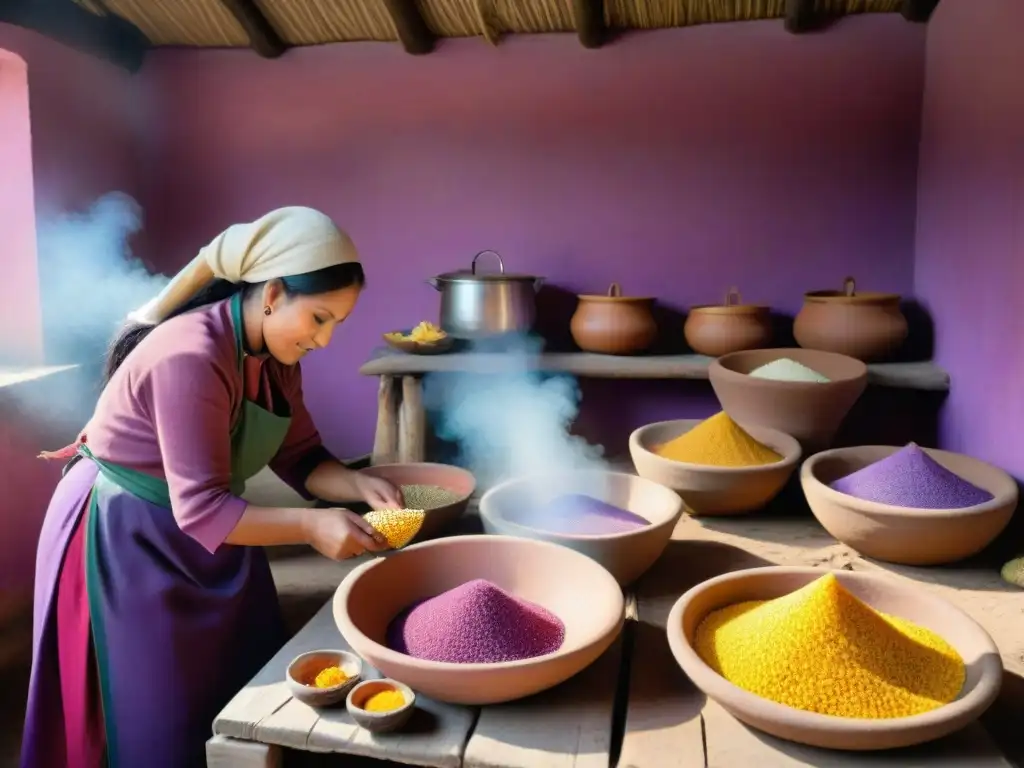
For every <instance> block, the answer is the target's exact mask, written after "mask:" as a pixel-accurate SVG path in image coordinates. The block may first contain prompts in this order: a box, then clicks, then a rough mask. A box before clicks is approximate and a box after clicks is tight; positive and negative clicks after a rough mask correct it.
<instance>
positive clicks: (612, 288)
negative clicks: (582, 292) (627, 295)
mask: <svg viewBox="0 0 1024 768" xmlns="http://www.w3.org/2000/svg"><path fill="white" fill-rule="evenodd" d="M608 295H609V296H610V297H613V298H614V297H618V296H621V295H622V287H621V286H620V285H619V284H618V283H612V284H611V285H609V286H608Z"/></svg>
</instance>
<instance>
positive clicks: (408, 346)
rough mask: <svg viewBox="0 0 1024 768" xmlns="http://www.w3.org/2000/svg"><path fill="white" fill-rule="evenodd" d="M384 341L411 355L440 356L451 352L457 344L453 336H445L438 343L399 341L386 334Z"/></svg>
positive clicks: (404, 332)
mask: <svg viewBox="0 0 1024 768" xmlns="http://www.w3.org/2000/svg"><path fill="white" fill-rule="evenodd" d="M392 333H401V334H407V333H409V331H408V330H404V331H393V332H392ZM383 339H384V341H385V343H386V344H387V345H388V346H389V347H391V348H393V349H397V350H399V351H401V352H407V353H409V354H410V355H439V354H442V353H443V352H447V351H448V350H450V349H451V348H452V345H453V344H454V343H455V339H453V338H452V337H451V336H445V337H444V338H443V339H438V340H437V341H412V340H410V339H397V338H394V337H393V336H390V335H388V334H386V333H385V334H383Z"/></svg>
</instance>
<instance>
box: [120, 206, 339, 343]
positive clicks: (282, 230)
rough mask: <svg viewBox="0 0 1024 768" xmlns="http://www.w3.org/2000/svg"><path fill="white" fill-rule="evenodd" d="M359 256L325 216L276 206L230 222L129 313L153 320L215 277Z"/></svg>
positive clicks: (290, 271)
mask: <svg viewBox="0 0 1024 768" xmlns="http://www.w3.org/2000/svg"><path fill="white" fill-rule="evenodd" d="M358 261H359V253H358V252H357V251H356V247H355V244H353V242H352V239H351V238H350V237H349V236H348V235H347V234H346V233H345V232H342V231H341V230H340V229H338V228H337V227H336V226H335V225H334V222H332V221H331V219H330V218H329V217H328V216H326V215H324V214H323V213H320V211H317V210H314V209H313V208H304V207H301V206H291V207H288V208H278V209H277V210H275V211H271V212H270V213H268V214H266V215H265V216H262V217H261V218H259V219H257V220H256V221H253V222H249V223H247V224H235V225H233V226H231V227H228V228H227V229H226V230H224V231H223V232H221V233H220V234H219V235H217V237H215V238H214V239H213V241H212V242H211V243H210V244H209V245H207V246H206V247H205V248H203V249H202V250H201V251H199V253H198V255H197V256H196V257H195V258H194V259H192V261H191V262H189V263H188V264H187V265H186V266H185V268H184V269H182V270H181V271H180V272H178V274H176V275H175V276H174V277H173V278H172V279H171V282H170V283H168V284H167V285H166V286H165V287H164V289H163V290H162V291H160V293H159V294H158V295H157V296H156V297H155V298H153V299H152V300H150V301H149V302H147V303H146V304H144V305H143V306H142V307H140V308H139V309H137V310H135V311H134V312H132V313H131V314H130V315H129V316H128V319H129V320H130V321H131V322H135V323H145V324H151V325H155V324H156V323H159V322H161V321H162V320H164V319H165V318H167V317H168V316H170V315H171V314H172V313H173V312H174V311H175V310H177V309H178V308H179V307H181V306H183V305H184V304H186V303H187V302H188V301H189V300H190V299H191V298H192V297H193V296H195V295H196V294H197V293H198V292H199V291H201V290H202V289H203V288H205V287H206V286H207V285H209V284H210V283H211V282H213V280H214V279H215V278H219V279H221V280H228V281H230V282H232V283H262V282H264V281H266V280H273V279H274V278H281V277H293V276H295V275H303V274H306V273H307V272H316V271H317V270H320V269H325V268H327V267H333V266H336V265H338V264H348V263H353V262H358Z"/></svg>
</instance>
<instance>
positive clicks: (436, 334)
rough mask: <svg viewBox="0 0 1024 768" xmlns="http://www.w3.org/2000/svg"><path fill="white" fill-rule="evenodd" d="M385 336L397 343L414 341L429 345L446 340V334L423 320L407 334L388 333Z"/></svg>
mask: <svg viewBox="0 0 1024 768" xmlns="http://www.w3.org/2000/svg"><path fill="white" fill-rule="evenodd" d="M387 336H388V338H392V339H397V340H398V341H415V342H416V343H417V344H431V343H433V342H435V341H441V339H444V338H447V336H448V334H447V333H445V332H444V331H442V330H441V329H440V328H439V327H438V326H436V325H434V324H433V323H430V322H427V321H426V320H424V321H423V322H421V323H420V324H419V325H417V326H416V327H415V328H413V329H412V330H411V331H409V332H408V333H404V334H403V333H389V334H387Z"/></svg>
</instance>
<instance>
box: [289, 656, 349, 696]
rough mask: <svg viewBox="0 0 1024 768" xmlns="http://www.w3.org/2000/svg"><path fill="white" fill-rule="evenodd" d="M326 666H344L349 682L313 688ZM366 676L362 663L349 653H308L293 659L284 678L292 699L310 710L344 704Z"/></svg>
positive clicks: (342, 667) (343, 670)
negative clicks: (317, 677) (314, 682)
mask: <svg viewBox="0 0 1024 768" xmlns="http://www.w3.org/2000/svg"><path fill="white" fill-rule="evenodd" d="M327 667H341V671H342V672H344V673H345V674H346V675H348V679H347V680H345V682H343V683H340V684H339V685H335V686H332V687H330V688H317V687H316V686H314V685H313V681H314V680H315V679H316V676H317V675H318V674H319V673H320V672H321V671H322V670H324V669H326V668H327ZM362 674H363V662H362V660H361V659H360V658H359V657H358V656H356V655H355V654H352V653H349V652H348V651H329V650H323V651H308V652H307V653H303V654H300V655H298V656H296V657H295V658H294V659H292V662H291V664H289V665H288V671H287V673H286V674H285V679H286V681H287V683H288V690H289V691H290V692H291V694H292V696H294V697H295V698H296V699H298V700H299V701H301V702H302V703H303V704H308V705H309V706H311V707H329V706H331V705H333V704H337V703H338V702H339V701H344V699H345V696H346V695H347V694H348V692H349V691H350V690H351V689H352V687H353V686H354V685H355V684H356V683H358V682H359V678H360V677H361V676H362Z"/></svg>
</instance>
